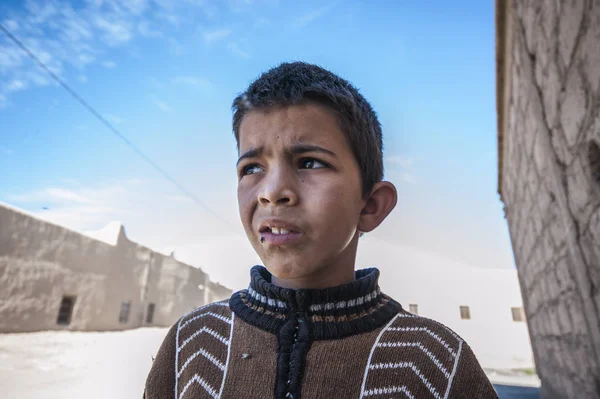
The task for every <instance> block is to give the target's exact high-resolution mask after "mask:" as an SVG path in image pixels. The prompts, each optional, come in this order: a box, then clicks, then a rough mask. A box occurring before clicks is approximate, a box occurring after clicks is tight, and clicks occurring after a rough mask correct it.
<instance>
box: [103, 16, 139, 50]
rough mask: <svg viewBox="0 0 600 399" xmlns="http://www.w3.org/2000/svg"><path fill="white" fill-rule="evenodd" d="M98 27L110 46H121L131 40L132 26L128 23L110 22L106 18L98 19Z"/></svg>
mask: <svg viewBox="0 0 600 399" xmlns="http://www.w3.org/2000/svg"><path fill="white" fill-rule="evenodd" d="M94 22H95V24H96V26H97V27H98V28H100V29H101V30H102V31H103V32H104V35H103V37H104V40H105V41H106V43H107V44H108V45H109V46H119V45H122V44H125V43H127V42H128V41H130V40H131V38H132V34H131V32H130V26H129V24H128V23H127V22H126V21H118V20H113V21H109V20H108V19H106V18H104V17H97V18H96V20H95V21H94Z"/></svg>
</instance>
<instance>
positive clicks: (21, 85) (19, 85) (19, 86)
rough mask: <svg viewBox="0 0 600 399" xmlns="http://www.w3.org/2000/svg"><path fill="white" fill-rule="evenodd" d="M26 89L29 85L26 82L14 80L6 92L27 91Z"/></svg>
mask: <svg viewBox="0 0 600 399" xmlns="http://www.w3.org/2000/svg"><path fill="white" fill-rule="evenodd" d="M26 87H27V84H26V83H25V82H23V81H22V80H13V81H12V82H10V83H9V84H8V85H7V86H6V88H5V90H6V91H7V92H11V91H19V90H23V89H25V88H26Z"/></svg>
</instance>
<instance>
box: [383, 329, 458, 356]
mask: <svg viewBox="0 0 600 399" xmlns="http://www.w3.org/2000/svg"><path fill="white" fill-rule="evenodd" d="M388 331H410V332H416V331H425V332H426V333H427V334H429V335H431V336H432V337H433V338H435V339H436V340H437V341H438V342H439V343H440V344H442V346H443V347H444V348H446V349H447V350H448V352H450V354H451V355H452V356H454V357H456V352H455V351H454V349H452V348H451V347H450V345H448V343H447V342H446V341H444V340H443V339H442V338H441V337H440V336H439V335H437V334H436V333H434V332H433V331H431V330H430V329H429V328H427V327H390V328H388Z"/></svg>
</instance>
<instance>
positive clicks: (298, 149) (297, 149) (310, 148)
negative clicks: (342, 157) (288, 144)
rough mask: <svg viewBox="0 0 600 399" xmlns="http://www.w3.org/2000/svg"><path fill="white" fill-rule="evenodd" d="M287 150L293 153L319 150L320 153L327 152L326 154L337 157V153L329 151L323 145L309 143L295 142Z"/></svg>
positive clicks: (298, 153)
mask: <svg viewBox="0 0 600 399" xmlns="http://www.w3.org/2000/svg"><path fill="white" fill-rule="evenodd" d="M289 152H290V153H291V154H293V155H300V154H305V153H307V152H319V153H321V154H327V155H331V156H334V157H337V155H335V153H334V152H333V151H330V150H328V149H325V148H323V147H319V146H317V145H310V144H296V145H294V146H292V148H291V149H290V150H289Z"/></svg>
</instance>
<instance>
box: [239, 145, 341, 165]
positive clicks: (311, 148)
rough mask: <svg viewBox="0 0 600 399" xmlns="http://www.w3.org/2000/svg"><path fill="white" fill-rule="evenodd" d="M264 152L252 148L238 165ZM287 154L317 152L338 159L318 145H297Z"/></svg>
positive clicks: (244, 154) (260, 149)
mask: <svg viewBox="0 0 600 399" xmlns="http://www.w3.org/2000/svg"><path fill="white" fill-rule="evenodd" d="M263 152H264V147H258V148H251V149H250V150H248V151H246V152H245V153H243V154H242V155H241V156H240V158H239V159H238V160H237V163H236V165H239V164H240V162H242V161H243V160H244V159H247V158H257V157H260V156H261V155H262V154H263ZM286 152H287V153H288V154H291V155H300V154H306V153H307V152H317V153H321V154H327V155H331V156H333V157H336V158H337V155H335V153H334V152H333V151H330V150H328V149H326V148H323V147H319V146H317V145H310V144H295V145H293V146H292V147H291V148H290V149H288V150H287V151H286Z"/></svg>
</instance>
